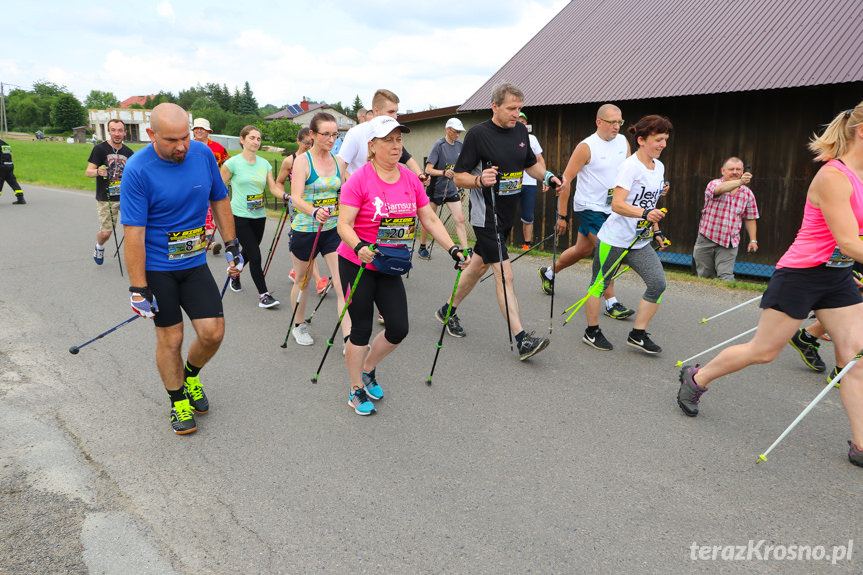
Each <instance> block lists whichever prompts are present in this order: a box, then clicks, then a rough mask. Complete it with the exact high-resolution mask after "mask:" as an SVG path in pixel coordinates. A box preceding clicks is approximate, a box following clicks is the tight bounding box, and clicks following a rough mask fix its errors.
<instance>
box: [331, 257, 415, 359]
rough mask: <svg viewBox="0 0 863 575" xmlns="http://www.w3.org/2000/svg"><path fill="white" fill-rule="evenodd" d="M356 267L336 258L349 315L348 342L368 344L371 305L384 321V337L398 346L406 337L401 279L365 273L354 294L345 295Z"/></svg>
mask: <svg viewBox="0 0 863 575" xmlns="http://www.w3.org/2000/svg"><path fill="white" fill-rule="evenodd" d="M359 271H360V266H358V265H357V264H355V263H353V262H351V261H349V260H347V259H345V258H344V257H342V256H339V278H340V279H341V281H342V288H343V289H344V290H345V301H348V298H350V305H349V306H348V313H349V314H350V316H351V343H352V344H354V345H359V346H364V345H368V343H369V339H371V337H372V319H373V318H374V311H375V309H374V306H375V305H377V306H378V311H379V312H381V315H383V316H384V319H386V322H387V323H386V328H385V329H384V337H385V338H387V341H388V342H390V343H391V344H393V345H398V344H400V343H401V342H402V340H403V339H404V338H405V337H406V336H407V335H408V299H407V295H405V285H404V283H402V277H401V276H391V275H387V274H382V273H381V272H378V271H372V270H369V269H367V270H365V271H364V272H363V275H362V277H361V278H360V282H359V284H357V291H356V293H354V294H353V296H351V295H350V294H348V291H349V290H350V288H351V286H352V285H353V283H354V280H355V279H356V277H357V273H358V272H359Z"/></svg>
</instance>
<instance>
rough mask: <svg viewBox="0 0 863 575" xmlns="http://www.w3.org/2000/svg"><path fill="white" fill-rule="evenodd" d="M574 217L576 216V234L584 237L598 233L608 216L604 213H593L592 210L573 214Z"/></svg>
mask: <svg viewBox="0 0 863 575" xmlns="http://www.w3.org/2000/svg"><path fill="white" fill-rule="evenodd" d="M575 215H576V216H578V233H580V234H581V235H583V236H584V237H587V236H589V235H590V234H593V235H596V234H597V233H599V228H601V227H602V224H604V223H605V220H607V219H608V214H606V213H605V212H595V211H593V210H583V211H581V212H575Z"/></svg>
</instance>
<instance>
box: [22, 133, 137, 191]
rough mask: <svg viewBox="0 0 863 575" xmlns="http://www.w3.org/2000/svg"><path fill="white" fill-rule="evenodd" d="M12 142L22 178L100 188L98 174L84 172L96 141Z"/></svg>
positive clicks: (35, 182) (40, 183) (57, 185)
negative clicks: (91, 176)
mask: <svg viewBox="0 0 863 575" xmlns="http://www.w3.org/2000/svg"><path fill="white" fill-rule="evenodd" d="M9 145H10V146H12V159H13V160H14V162H15V177H16V178H18V181H19V182H22V183H25V184H33V185H37V186H49V187H52V188H70V189H73V190H93V193H95V192H96V182H95V181H94V178H88V177H87V176H85V175H84V171H85V170H86V169H87V159H88V158H89V157H90V152H91V151H93V144H67V143H65V142H37V141H35V140H29V141H28V140H11V141H10V142H9ZM129 147H130V148H132V149H133V150H140V149H141V148H143V147H144V145H143V144H132V145H130V146H129Z"/></svg>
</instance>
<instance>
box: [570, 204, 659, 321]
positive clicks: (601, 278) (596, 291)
mask: <svg viewBox="0 0 863 575" xmlns="http://www.w3.org/2000/svg"><path fill="white" fill-rule="evenodd" d="M654 209H656V208H654ZM659 210H660V211H661V212H667V211H668V210H666V209H665V208H659ZM650 229H651V228H645V229H644V231H643V232H642V233H647V232H648V231H649V230H650ZM644 239H648V238H645V237H642V235H641V234H640V233H636V234H635V239H633V240H632V243H630V244H629V246H627V248H626V249H625V250H623V253H621V254H620V257H618V258H617V260H615V262H614V263H613V264H612V265H611V266H610V267H609V268H608V269H609V272H608V273H609V275H611V276H612V277H617V268H618V266H620V263H621V262H622V261H623V258H624V257H626V254H628V253H629V251H630V250H631V249H632V246H634V245H635V243H636V242H637V241H638V240H644ZM666 241H667V240H666ZM670 244H671V242H668V244H664V245H670ZM624 271H625V270H624ZM621 273H622V272H621ZM609 281H611V280H609ZM604 285H605V274H603V273H602V268H601V267H600V270H599V274H598V275H597V277H596V281H595V282H593V285H591V286H590V288H589V289H588V290H587V295H585V296H584V297H583V298H581V299H580V300H578V301H577V302H575V303H574V304H572V305H571V306H569V307H568V308H566V309H565V310H564V311H563V313H566V312H568V311H569V310H572V313H570V314H569V317H567V318H566V321H564V322H563V325H566V324H567V323H569V320H571V319H572V317H573V316H574V315H575V314H576V312H577V311H578V310H579V309H581V306H583V305H584V303H585V302H586V301H587V299H588V298H589V297H590V296H592V295H593V296H596V297H602V292H603V291H604V290H605V288H604ZM573 308H575V309H573Z"/></svg>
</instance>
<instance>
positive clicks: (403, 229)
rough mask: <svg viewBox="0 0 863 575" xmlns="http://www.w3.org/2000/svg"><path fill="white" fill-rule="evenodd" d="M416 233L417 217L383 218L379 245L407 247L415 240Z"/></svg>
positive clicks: (379, 231) (379, 233)
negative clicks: (406, 245) (407, 244)
mask: <svg viewBox="0 0 863 575" xmlns="http://www.w3.org/2000/svg"><path fill="white" fill-rule="evenodd" d="M415 231H416V217H414V216H406V217H401V218H381V226H380V227H379V228H378V240H377V243H378V244H379V245H385V246H401V245H405V244H406V243H407V242H409V241H411V240H413V239H414V232H415Z"/></svg>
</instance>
